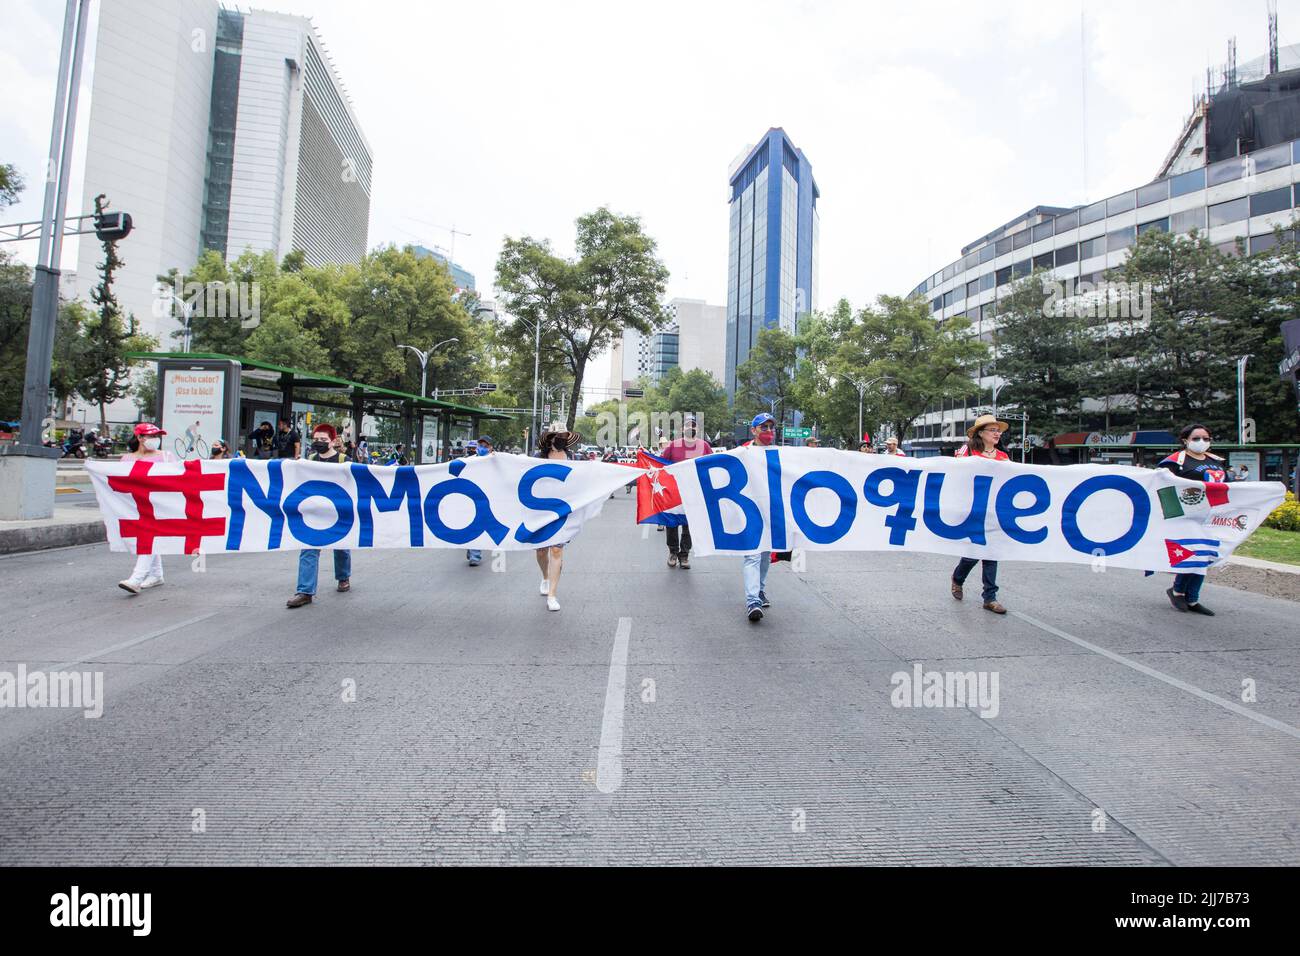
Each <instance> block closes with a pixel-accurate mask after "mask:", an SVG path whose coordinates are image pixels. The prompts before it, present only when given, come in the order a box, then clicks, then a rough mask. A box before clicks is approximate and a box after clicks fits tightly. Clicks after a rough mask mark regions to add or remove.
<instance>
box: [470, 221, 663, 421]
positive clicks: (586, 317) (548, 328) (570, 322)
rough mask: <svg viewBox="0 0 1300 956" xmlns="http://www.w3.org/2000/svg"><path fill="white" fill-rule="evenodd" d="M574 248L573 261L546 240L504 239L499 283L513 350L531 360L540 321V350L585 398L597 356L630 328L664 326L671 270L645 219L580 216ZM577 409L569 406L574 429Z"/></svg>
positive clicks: (646, 331) (645, 330) (573, 391)
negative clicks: (585, 383) (658, 253)
mask: <svg viewBox="0 0 1300 956" xmlns="http://www.w3.org/2000/svg"><path fill="white" fill-rule="evenodd" d="M575 248H576V251H577V258H576V259H575V260H573V261H568V260H565V259H563V258H561V257H559V256H557V255H555V254H554V253H553V252H552V251H551V246H550V243H549V242H548V241H546V240H540V241H539V240H536V239H532V238H530V237H528V236H524V237H522V238H520V239H513V238H511V237H506V240H505V243H504V245H503V246H502V249H501V254H500V256H499V257H498V259H497V280H496V284H497V288H498V289H499V290H500V291H501V293H502V299H503V304H504V306H505V309H506V311H507V312H508V313H510V314H511V315H513V316H514V317H515V322H514V323H513V324H512V325H511V327H510V330H509V342H510V347H511V348H513V349H514V350H516V351H518V352H521V353H525V354H527V355H528V356H529V357H530V358H531V357H532V355H533V351H534V342H535V339H534V335H535V332H534V329H535V328H536V324H537V323H540V324H541V329H542V334H541V347H542V350H543V351H544V352H545V353H547V354H548V355H551V356H556V357H558V358H559V359H560V360H561V361H562V362H563V363H564V365H565V366H566V367H567V370H568V372H569V375H570V376H571V380H572V383H573V384H572V389H571V391H570V394H572V395H581V394H582V382H583V377H584V376H585V374H586V370H587V363H588V362H589V361H590V359H591V357H592V356H594V355H599V354H600V353H601V352H604V351H605V350H607V349H609V348H610V347H611V346H612V345H613V344H614V342H615V341H616V340H618V339H619V338H621V337H622V335H623V333H624V331H625V330H627V329H636V330H637V331H638V332H641V333H643V334H649V333H650V332H652V331H653V330H655V329H656V328H658V327H659V326H660V325H662V323H663V310H662V308H661V307H660V300H661V299H662V297H663V294H664V288H665V285H666V283H667V280H668V270H667V269H666V268H665V267H664V265H663V263H662V262H660V261H659V259H658V258H657V256H656V254H655V253H656V244H655V241H654V240H653V239H652V238H650V237H649V236H648V235H646V233H645V232H644V231H643V230H642V228H641V221H640V219H638V218H637V217H635V216H619V215H616V214H615V213H612V212H610V211H609V209H607V208H603V207H602V208H601V209H598V210H596V211H595V212H593V213H589V214H588V215H585V216H581V217H579V218H578V220H577V241H576V243H575ZM576 410H577V405H576V403H570V405H569V415H568V421H567V427H568V428H573V425H574V418H575V415H576Z"/></svg>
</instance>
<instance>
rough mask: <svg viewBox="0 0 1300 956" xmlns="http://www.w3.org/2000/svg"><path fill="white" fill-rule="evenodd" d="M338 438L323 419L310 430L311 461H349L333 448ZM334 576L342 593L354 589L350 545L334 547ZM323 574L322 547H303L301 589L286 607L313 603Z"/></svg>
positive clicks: (300, 576) (299, 571)
mask: <svg viewBox="0 0 1300 956" xmlns="http://www.w3.org/2000/svg"><path fill="white" fill-rule="evenodd" d="M337 439H338V435H337V433H336V432H335V431H334V426H333V425H330V424H326V423H324V422H322V423H321V424H319V425H317V426H316V427H314V428H313V429H312V431H311V451H310V452H308V454H307V460H308V461H323V462H328V463H329V464H333V465H345V464H347V457H346V456H345V455H344V454H343V452H341V451H339V449H337V448H335V447H334V442H335V441H336V440H337ZM332 550H333V551H334V579H335V580H336V581H337V582H338V590H339V591H340V592H343V591H350V590H352V552H351V551H349V550H348V549H347V548H334V549H332ZM319 577H320V548H303V549H302V550H301V551H299V552H298V590H297V592H296V593H295V594H294V596H293V597H291V598H289V600H288V601H286V602H285V607H290V608H294V607H302V606H303V605H305V604H310V603H311V602H312V598H313V597H314V596H315V594H316V584H317V579H318V578H319Z"/></svg>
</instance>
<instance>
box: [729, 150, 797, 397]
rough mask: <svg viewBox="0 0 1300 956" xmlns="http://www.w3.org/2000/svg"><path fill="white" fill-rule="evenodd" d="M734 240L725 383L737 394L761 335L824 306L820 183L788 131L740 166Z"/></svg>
mask: <svg viewBox="0 0 1300 956" xmlns="http://www.w3.org/2000/svg"><path fill="white" fill-rule="evenodd" d="M730 189H731V192H730V196H731V198H730V204H731V208H730V225H729V229H728V242H727V319H726V321H727V325H726V357H725V375H724V379H725V381H724V384H725V385H726V388H727V395H728V397H729V398H733V399H734V397H735V394H736V368H737V367H738V366H740V365H743V364H744V363H745V361H746V359H748V357H749V350H750V349H751V348H752V347H753V345H754V342H755V340H756V339H757V338H758V333H759V332H760V331H761V330H763V329H768V328H782V329H785V330H786V331H788V332H793V331H794V330H795V327H796V323H797V321H798V318H799V317H800V316H801V315H803V314H805V313H807V312H810V311H812V310H814V309H816V308H817V239H818V229H819V226H818V217H819V213H818V210H817V199H818V196H819V192H818V189H817V182H816V180H814V179H813V174H812V165H811V164H810V163H809V161H808V158H807V157H806V156H804V154H803V152H802V151H801V150H799V149H798V148H797V147H796V146H795V145H794V143H793V142H791V140H790V138H789V137H788V136H787V135H786V134H785V131H784V130H782V129H780V128H773V129H770V130H768V131H767V133H766V134H765V135H764V136H763V139H762V140H761V141H760V142H759V144H758V145H757V146H755V147H754V148H753V149H751V150H750V151H749V152H748V153H747V154H746V155H745V156H744V157H743V158H742V160H741V161H740V162H739V163H738V164H736V166H734V167H733V173H732V175H731V177H730Z"/></svg>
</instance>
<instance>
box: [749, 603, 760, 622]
mask: <svg viewBox="0 0 1300 956" xmlns="http://www.w3.org/2000/svg"><path fill="white" fill-rule="evenodd" d="M748 617H749V619H750V620H751V621H754V622H758V621H761V620H763V609H762V608H761V607H759V606H758V605H757V604H755V605H754V606H753V607H751V608H750V609H749V614H748Z"/></svg>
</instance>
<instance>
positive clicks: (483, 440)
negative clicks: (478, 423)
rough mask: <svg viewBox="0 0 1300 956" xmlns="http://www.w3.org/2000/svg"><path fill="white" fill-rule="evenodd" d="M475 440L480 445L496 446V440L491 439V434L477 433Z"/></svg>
mask: <svg viewBox="0 0 1300 956" xmlns="http://www.w3.org/2000/svg"><path fill="white" fill-rule="evenodd" d="M476 441H478V443H479V444H480V445H488V446H489V447H491V448H495V447H496V442H494V441H493V440H492V436H491V435H479V436H478V438H477V439H476Z"/></svg>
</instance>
